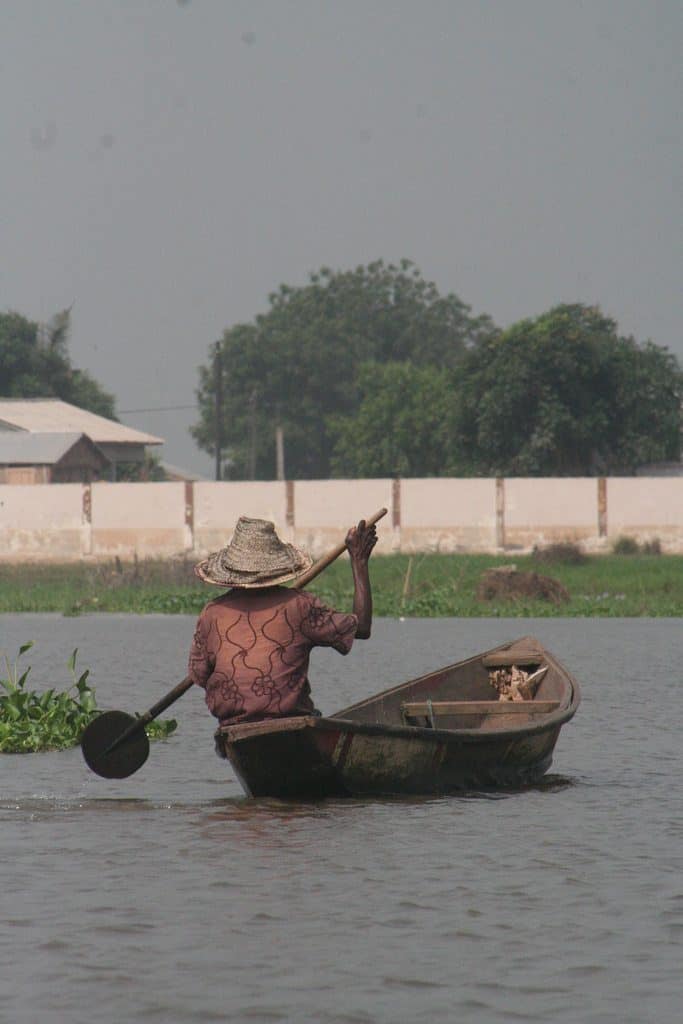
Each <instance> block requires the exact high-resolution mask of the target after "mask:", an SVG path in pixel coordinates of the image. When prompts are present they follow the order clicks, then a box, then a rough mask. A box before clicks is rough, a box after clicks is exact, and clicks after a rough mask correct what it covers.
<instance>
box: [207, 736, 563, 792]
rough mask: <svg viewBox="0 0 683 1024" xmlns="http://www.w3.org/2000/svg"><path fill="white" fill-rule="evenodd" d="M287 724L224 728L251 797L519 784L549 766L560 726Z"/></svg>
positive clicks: (229, 755) (532, 779)
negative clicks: (455, 730)
mask: <svg viewBox="0 0 683 1024" xmlns="http://www.w3.org/2000/svg"><path fill="white" fill-rule="evenodd" d="M285 722H286V726H287V727H286V728H279V729H274V728H271V729H269V730H268V731H263V732H259V730H258V729H257V728H255V727H251V729H250V728H249V727H248V726H242V727H233V729H232V730H230V729H227V730H224V731H223V733H222V736H223V746H224V750H225V754H226V757H227V758H228V759H229V761H230V763H231V764H232V766H233V768H234V770H235V773H236V775H237V776H238V778H239V779H240V781H241V783H242V785H243V787H244V789H245V791H246V792H247V793H248V794H249V795H250V796H254V797H281V798H321V797H329V796H368V795H381V794H425V795H430V794H431V795H436V794H446V793H453V792H457V791H462V790H472V789H490V788H506V787H518V786H521V785H527V784H529V783H532V782H535V781H537V780H538V779H540V778H541V777H542V776H543V775H544V773H545V772H547V770H548V768H549V767H550V765H551V763H552V755H553V750H554V747H555V744H556V741H557V737H558V734H559V731H560V726H559V725H554V726H549V727H548V728H544V729H539V730H536V731H534V732H533V733H532V734H529V733H526V734H523V735H517V736H514V735H513V736H511V735H509V734H504V733H499V734H496V735H492V734H489V735H486V736H484V735H481V736H478V737H470V736H453V735H450V734H448V733H447V732H445V731H440V730H427V729H411V730H410V731H408V730H401V729H391V730H389V729H387V728H386V727H384V728H381V727H372V726H359V725H355V724H352V723H348V724H347V723H342V722H340V721H335V720H334V719H324V718H323V719H319V718H299V719H289V720H284V721H282V722H278V723H277V724H278V725H284V724H285ZM259 724H260V723H259ZM237 730H239V732H237ZM231 733H232V735H231ZM235 733H237V735H235Z"/></svg>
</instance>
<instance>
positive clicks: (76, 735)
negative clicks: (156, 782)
mask: <svg viewBox="0 0 683 1024" xmlns="http://www.w3.org/2000/svg"><path fill="white" fill-rule="evenodd" d="M32 647H33V642H30V643H26V644H23V645H22V646H21V647H20V648H19V653H18V655H17V657H16V658H15V660H14V662H13V663H11V662H10V660H9V658H8V657H7V655H4V659H3V660H4V664H5V677H4V678H3V677H2V676H0V687H2V689H3V690H4V693H2V692H0V753H3V754H29V753H34V752H36V751H44V750H65V749H67V748H68V747H75V746H77V745H78V744H79V743H80V740H81V736H82V734H83V730H84V729H85V727H86V726H87V725H88V724H89V723H90V722H91V721H92V720H93V718H96V717H97V715H99V714H101V710H102V709H101V708H98V707H97V702H96V700H95V691H94V689H93V688H92V687H91V686H90V685H89V684H88V676H89V675H90V669H85V671H84V672H81V674H80V675H78V676H77V673H76V657H77V655H78V648H75V649H74V651H73V653H72V655H71V657H70V658H69V660H68V662H67V667H68V669H69V671H70V672H71V675H72V678H73V683H72V684H71V686H70V687H69V688H68V689H67V690H63V691H61V692H60V691H57V690H55V689H54V688H53V689H50V690H45V691H44V692H43V693H38V692H36V691H34V690H29V689H27V687H26V682H27V679H28V676H29V673H30V671H31V666H30V665H29V666H27V667H26V668H24V669H23V671H21V670H20V668H19V660H20V659H21V658H22V657H23V655H24V654H25V653H26V652H27V651H29V650H30V649H31V648H32ZM20 672H21V674H20ZM177 725H178V723H177V722H176V721H175V719H165V720H161V721H160V720H159V719H156V720H155V721H153V722H150V723H149V725H148V726H146V732H147V735H148V736H149V737H150V739H164V738H165V737H166V736H170V734H171V733H172V732H174V731H175V729H176V728H177Z"/></svg>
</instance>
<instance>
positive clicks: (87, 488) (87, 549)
mask: <svg viewBox="0 0 683 1024" xmlns="http://www.w3.org/2000/svg"><path fill="white" fill-rule="evenodd" d="M81 510H82V513H81V522H82V524H83V525H82V528H81V554H83V555H92V485H91V484H83V497H82V504H81Z"/></svg>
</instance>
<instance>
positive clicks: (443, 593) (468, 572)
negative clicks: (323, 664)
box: [0, 539, 683, 646]
mask: <svg viewBox="0 0 683 1024" xmlns="http://www.w3.org/2000/svg"><path fill="white" fill-rule="evenodd" d="M627 547H632V546H629V545H627ZM660 552H661V545H660V544H659V543H658V542H657V540H656V539H655V540H653V541H651V542H649V543H648V544H645V545H640V546H639V547H638V550H637V552H634V553H631V554H628V555H623V554H618V553H609V554H591V555H586V554H584V553H583V552H582V551H581V549H580V548H579V547H578V546H577V545H568V544H565V545H554V546H552V547H551V548H549V549H546V550H544V551H537V552H535V553H534V554H522V553H521V552H518V551H512V550H510V551H507V552H506V553H505V554H498V555H489V554H468V553H466V552H462V553H456V554H439V553H436V552H434V553H429V554H416V555H406V554H394V555H373V557H372V560H371V562H370V578H371V580H372V594H373V602H374V611H375V615H377V616H391V617H395V618H396V617H400V616H405V617H409V616H420V617H430V616H449V617H450V616H460V617H467V616H483V617H486V616H506V617H507V616H534V617H537V616H558V615H560V616H565V617H566V616H570V617H572V616H641V615H647V616H680V615H683V555H680V554H667V555H662V554H661V553H660ZM193 561H194V560H193V559H189V558H188V559H166V560H160V559H155V560H152V559H149V560H148V559H144V560H138V561H133V562H121V561H120V560H115V561H114V562H107V563H87V562H78V563H72V564H68V565H65V564H62V565H59V564H47V565H32V564H23V565H10V564H8V565H0V612H61V613H62V614H65V615H83V614H92V613H94V612H99V611H101V612H124V613H128V614H131V613H132V614H138V615H139V614H145V613H149V612H152V613H160V612H161V613H164V614H171V615H172V614H184V615H191V616H196V615H198V614H199V612H200V611H201V609H202V607H203V606H204V605H205V604H206V603H207V601H210V600H212V598H214V597H216V596H217V595H218V594H219V593H220V590H218V589H216V588H215V587H207V585H206V584H205V583H201V582H200V581H199V580H198V579H197V577H196V576H195V575H194V572H193V571H192V570H193ZM511 562H512V563H515V564H516V566H517V569H518V570H519V571H520V572H539V573H542V574H544V575H549V576H552V577H553V578H554V579H556V580H557V581H558V582H559V583H560V584H562V586H563V587H564V588H565V590H567V592H568V593H569V600H568V601H566V602H564V603H562V604H553V603H552V602H550V601H543V600H532V599H531V598H529V597H528V596H527V597H518V598H505V599H496V600H486V601H484V600H481V599H480V598H479V597H478V596H477V594H478V590H479V583H480V580H481V576H482V574H483V573H484V572H486V571H487V570H489V569H492V568H495V567H500V566H501V565H507V564H509V563H511ZM310 589H311V590H312V591H314V592H315V593H317V594H319V595H320V596H321V597H323V598H325V599H327V600H328V601H329V603H330V604H332V605H333V606H334V607H337V608H340V609H344V608H346V609H351V607H352V604H353V581H352V577H351V570H350V568H349V565H348V559H346V558H340V559H339V560H338V561H337V562H335V563H334V565H331V566H330V567H329V568H328V569H326V570H325V572H324V573H323V574H322V575H320V576H319V577H318V578H317V579H316V580H314V581H313V582H312V583H311V585H310ZM189 639H190V638H189V636H188V646H189Z"/></svg>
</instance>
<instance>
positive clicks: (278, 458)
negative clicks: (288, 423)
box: [275, 427, 285, 480]
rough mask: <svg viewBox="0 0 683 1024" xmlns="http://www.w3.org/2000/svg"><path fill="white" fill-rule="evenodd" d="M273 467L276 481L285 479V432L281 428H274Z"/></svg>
mask: <svg viewBox="0 0 683 1024" xmlns="http://www.w3.org/2000/svg"><path fill="white" fill-rule="evenodd" d="M275 465H276V467H277V472H276V475H277V479H278V480H284V479H285V432H284V430H283V429H282V427H276V428H275Z"/></svg>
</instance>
